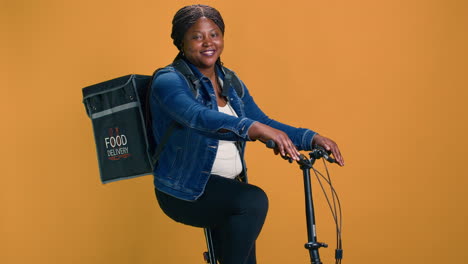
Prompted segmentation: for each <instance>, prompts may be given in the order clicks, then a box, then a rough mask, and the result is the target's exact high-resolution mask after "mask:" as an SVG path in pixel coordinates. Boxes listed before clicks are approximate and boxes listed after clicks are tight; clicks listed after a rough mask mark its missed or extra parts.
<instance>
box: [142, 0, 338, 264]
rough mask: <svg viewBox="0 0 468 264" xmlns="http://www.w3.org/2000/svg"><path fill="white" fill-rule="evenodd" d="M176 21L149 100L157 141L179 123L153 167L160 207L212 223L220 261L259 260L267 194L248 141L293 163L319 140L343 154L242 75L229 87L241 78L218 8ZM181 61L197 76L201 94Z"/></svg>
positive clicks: (182, 13)
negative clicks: (173, 51) (249, 163)
mask: <svg viewBox="0 0 468 264" xmlns="http://www.w3.org/2000/svg"><path fill="white" fill-rule="evenodd" d="M172 25H173V28H172V35H171V36H172V38H173V40H174V45H175V46H176V47H177V48H178V49H179V54H178V55H177V56H176V58H175V60H174V63H173V65H170V66H168V67H166V68H163V69H162V70H159V71H157V72H156V74H155V76H154V77H153V83H152V86H151V97H150V99H151V100H150V107H151V114H152V116H154V117H157V122H156V120H153V128H154V129H153V136H154V139H155V141H156V142H161V140H162V135H165V134H166V131H167V129H168V127H170V126H172V124H174V123H177V124H178V126H177V128H176V129H175V132H173V133H172V134H171V136H170V138H169V139H168V140H167V144H166V145H165V147H164V150H163V151H162V152H161V155H160V157H159V162H158V165H157V166H156V167H155V169H154V184H155V187H156V188H155V192H156V196H157V199H158V202H159V205H160V207H161V209H162V210H163V211H164V212H165V213H166V214H167V215H168V216H169V217H171V218H172V219H174V220H175V221H177V222H181V223H184V224H188V225H192V226H197V227H205V228H210V229H211V230H212V234H213V241H214V248H215V252H216V257H217V259H218V260H219V262H220V263H222V264H229V263H236V264H239V263H245V264H253V263H256V255H255V241H256V239H257V237H258V235H259V234H260V231H261V229H262V226H263V223H264V221H265V217H266V213H267V210H268V198H267V196H266V194H265V192H264V191H263V190H262V189H260V188H259V187H257V186H254V185H251V184H248V183H247V181H246V179H247V176H246V166H245V161H244V150H245V144H246V142H248V141H254V140H257V139H258V140H260V141H263V142H266V141H269V140H272V141H274V142H275V143H276V146H277V148H276V149H275V153H281V155H283V156H286V155H288V156H290V157H291V158H292V159H295V160H298V157H299V152H298V150H311V149H312V146H313V145H314V144H316V145H320V146H323V147H324V148H326V149H327V150H330V151H331V152H332V153H333V155H334V156H335V158H336V160H337V162H338V163H339V164H340V165H343V164H344V163H343V158H342V157H341V154H340V151H339V149H338V146H337V145H336V144H335V143H334V142H333V141H332V140H330V139H328V138H325V137H322V136H320V135H318V134H317V133H315V132H313V131H312V130H309V129H304V128H295V127H292V126H289V125H286V124H283V123H280V122H277V121H275V120H272V119H270V118H269V117H268V116H267V115H265V114H264V113H263V111H262V110H261V109H260V108H259V107H258V106H257V105H256V103H255V101H254V100H253V98H252V96H251V95H250V93H249V90H248V89H247V87H246V86H245V85H244V84H243V83H242V82H241V81H240V80H239V83H240V86H241V87H240V89H241V91H240V92H239V91H237V89H233V87H231V84H232V82H231V80H232V78H237V77H236V76H232V75H230V74H231V71H230V70H228V69H227V68H225V67H224V66H223V65H222V63H221V60H220V56H221V54H222V52H223V49H224V38H223V37H224V22H223V19H222V17H221V15H220V14H219V12H218V11H217V10H216V9H214V8H212V7H209V6H205V5H192V6H186V7H184V8H182V9H180V10H179V11H178V12H177V13H176V15H175V16H174V20H173V22H172ZM176 64H177V65H181V64H184V65H186V66H187V68H188V69H189V70H190V71H191V72H192V73H193V74H192V75H191V76H195V77H194V78H195V80H190V81H191V82H194V83H197V84H198V85H196V86H197V91H196V93H193V91H192V90H191V87H190V85H189V84H188V82H187V81H186V79H185V78H184V77H186V76H184V75H183V74H182V73H181V72H179V71H178V70H177V69H176V67H174V65H176Z"/></svg>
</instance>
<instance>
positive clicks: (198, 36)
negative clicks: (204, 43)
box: [193, 35, 202, 40]
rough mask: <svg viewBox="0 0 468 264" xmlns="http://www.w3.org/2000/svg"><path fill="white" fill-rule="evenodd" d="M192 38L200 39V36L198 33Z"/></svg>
mask: <svg viewBox="0 0 468 264" xmlns="http://www.w3.org/2000/svg"><path fill="white" fill-rule="evenodd" d="M193 39H196V40H200V39H202V36H200V35H197V36H193Z"/></svg>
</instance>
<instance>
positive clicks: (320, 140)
mask: <svg viewBox="0 0 468 264" xmlns="http://www.w3.org/2000/svg"><path fill="white" fill-rule="evenodd" d="M312 145H319V146H322V147H323V148H325V149H326V150H327V151H331V153H332V154H333V157H334V158H335V160H336V162H337V163H338V164H339V165H340V166H344V160H343V157H342V156H341V153H340V149H339V148H338V145H337V144H336V143H335V141H333V140H331V139H329V138H326V137H323V136H321V135H319V134H316V135H315V136H314V138H313V139H312Z"/></svg>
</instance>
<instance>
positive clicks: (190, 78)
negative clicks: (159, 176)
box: [145, 59, 201, 168]
mask: <svg viewBox="0 0 468 264" xmlns="http://www.w3.org/2000/svg"><path fill="white" fill-rule="evenodd" d="M171 65H172V66H173V67H174V68H175V69H176V70H177V71H179V72H180V73H181V74H182V75H183V76H184V77H185V80H186V81H187V83H188V85H189V86H190V88H191V90H192V93H193V95H194V96H197V93H198V89H199V88H200V86H201V83H200V80H198V79H197V78H196V77H195V75H194V74H193V72H192V70H191V69H190V67H189V66H188V65H187V63H186V62H185V61H184V60H182V59H179V60H175V61H174V62H173V63H172V64H171ZM159 70H161V68H159V69H157V70H156V71H154V73H153V78H151V82H150V83H149V86H148V93H147V96H146V103H147V106H148V107H147V108H146V120H145V123H146V127H147V128H149V129H148V130H149V131H152V118H151V109H150V107H149V105H150V100H151V87H152V86H153V80H154V77H155V76H156V74H157V73H158V71H159ZM177 126H178V123H177V122H176V121H172V122H171V124H170V125H169V127H168V128H167V129H166V131H165V132H164V135H163V136H162V138H161V142H159V144H157V145H158V146H157V147H156V150H155V151H154V153H153V154H152V155H151V161H152V164H153V168H154V167H155V166H156V163H157V162H158V160H159V156H160V155H161V153H162V151H163V149H164V146H165V145H166V144H167V142H168V141H169V138H170V136H171V134H172V132H173V131H174V129H175V128H176V127H177ZM152 138H153V137H152V134H151V139H152ZM151 141H152V142H153V146H154V145H155V142H154V140H153V139H152V140H151ZM150 147H151V144H150ZM149 151H150V153H152V150H151V149H150V150H149Z"/></svg>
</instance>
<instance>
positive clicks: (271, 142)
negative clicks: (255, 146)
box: [266, 139, 276, 149]
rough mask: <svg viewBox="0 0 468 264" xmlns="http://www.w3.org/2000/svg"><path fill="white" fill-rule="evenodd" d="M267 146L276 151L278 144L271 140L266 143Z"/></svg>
mask: <svg viewBox="0 0 468 264" xmlns="http://www.w3.org/2000/svg"><path fill="white" fill-rule="evenodd" d="M266 146H267V148H271V149H274V148H276V143H275V142H274V141H273V140H271V139H270V140H268V141H267V142H266Z"/></svg>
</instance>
